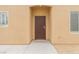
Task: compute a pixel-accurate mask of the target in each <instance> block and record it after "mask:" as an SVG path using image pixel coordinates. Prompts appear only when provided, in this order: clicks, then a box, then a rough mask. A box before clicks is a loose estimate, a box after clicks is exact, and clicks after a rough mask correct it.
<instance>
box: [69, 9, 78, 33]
mask: <svg viewBox="0 0 79 59" xmlns="http://www.w3.org/2000/svg"><path fill="white" fill-rule="evenodd" d="M71 12H75V11H70V12H69V32H70V33H72V34H79V31H71ZM77 12H79V11H77Z"/></svg>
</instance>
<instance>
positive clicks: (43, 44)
mask: <svg viewBox="0 0 79 59" xmlns="http://www.w3.org/2000/svg"><path fill="white" fill-rule="evenodd" d="M0 53H11V54H12V53H25V54H36V53H37V54H52V53H57V52H56V49H55V48H54V47H53V46H52V45H51V44H50V43H49V42H48V41H46V40H35V41H33V42H32V43H31V44H30V45H0Z"/></svg>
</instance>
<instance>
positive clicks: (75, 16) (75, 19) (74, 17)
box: [70, 11, 79, 32]
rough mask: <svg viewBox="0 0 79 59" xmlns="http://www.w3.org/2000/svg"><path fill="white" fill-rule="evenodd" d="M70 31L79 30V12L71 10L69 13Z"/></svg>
mask: <svg viewBox="0 0 79 59" xmlns="http://www.w3.org/2000/svg"><path fill="white" fill-rule="evenodd" d="M70 31H71V32H79V12H78V11H72V12H71V15H70Z"/></svg>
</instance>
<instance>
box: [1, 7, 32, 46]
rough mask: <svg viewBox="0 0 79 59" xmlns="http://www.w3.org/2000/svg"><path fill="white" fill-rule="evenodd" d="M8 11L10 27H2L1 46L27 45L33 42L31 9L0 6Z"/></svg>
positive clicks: (2, 9)
mask: <svg viewBox="0 0 79 59" xmlns="http://www.w3.org/2000/svg"><path fill="white" fill-rule="evenodd" d="M0 11H8V22H9V24H8V27H6V28H2V27H0V44H27V43H29V42H30V41H31V39H32V37H31V21H30V18H31V16H30V9H29V7H28V6H27V7H26V6H0Z"/></svg>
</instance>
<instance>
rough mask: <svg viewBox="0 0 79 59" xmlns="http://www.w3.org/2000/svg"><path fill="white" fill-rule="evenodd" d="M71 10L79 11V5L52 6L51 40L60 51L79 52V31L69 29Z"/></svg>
mask: <svg viewBox="0 0 79 59" xmlns="http://www.w3.org/2000/svg"><path fill="white" fill-rule="evenodd" d="M71 11H79V6H53V8H51V41H52V43H53V44H54V45H55V47H56V48H57V50H58V51H59V52H60V53H61V52H62V53H64V52H65V53H66V52H67V53H72V52H74V53H75V52H78V53H79V48H78V44H79V33H72V32H70V31H69V20H70V19H69V16H70V12H71Z"/></svg>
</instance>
